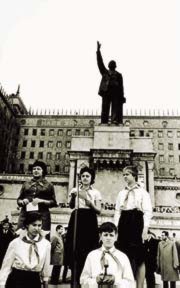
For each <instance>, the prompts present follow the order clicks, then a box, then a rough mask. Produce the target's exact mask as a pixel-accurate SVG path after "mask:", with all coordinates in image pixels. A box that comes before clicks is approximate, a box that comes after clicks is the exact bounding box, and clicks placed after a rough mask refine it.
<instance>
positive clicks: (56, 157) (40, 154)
mask: <svg viewBox="0 0 180 288" xmlns="http://www.w3.org/2000/svg"><path fill="white" fill-rule="evenodd" d="M36 155H37V158H38V159H44V157H45V155H46V159H47V160H60V159H61V153H60V152H58V153H56V154H55V155H54V154H53V153H52V152H47V153H44V152H38V154H36ZM27 156H28V154H27V152H25V151H22V152H21V156H20V157H21V159H25V158H26V157H27ZM35 158H36V157H35V153H34V152H33V151H30V152H29V159H35ZM65 159H66V160H69V155H68V154H65Z"/></svg>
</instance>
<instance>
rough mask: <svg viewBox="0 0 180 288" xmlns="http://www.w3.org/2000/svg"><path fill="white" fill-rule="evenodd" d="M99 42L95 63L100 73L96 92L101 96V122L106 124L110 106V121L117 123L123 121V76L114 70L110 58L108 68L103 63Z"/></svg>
mask: <svg viewBox="0 0 180 288" xmlns="http://www.w3.org/2000/svg"><path fill="white" fill-rule="evenodd" d="M100 48H101V44H100V43H99V41H98V42H97V64H98V68H99V71H100V73H101V75H102V79H101V83H100V87H99V92H98V94H99V95H100V96H101V97H102V111H101V124H108V120H109V111H110V106H111V123H112V124H115V125H118V124H122V123H123V104H124V103H125V102H126V98H124V88H123V78H122V75H121V74H120V73H119V72H117V71H116V62H115V61H114V60H111V61H110V62H109V64H108V67H109V69H107V68H106V67H105V65H104V62H103V58H102V55H101V51H100Z"/></svg>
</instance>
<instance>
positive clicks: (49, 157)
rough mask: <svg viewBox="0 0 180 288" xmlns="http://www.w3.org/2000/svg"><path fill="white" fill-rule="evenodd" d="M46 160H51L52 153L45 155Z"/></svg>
mask: <svg viewBox="0 0 180 288" xmlns="http://www.w3.org/2000/svg"><path fill="white" fill-rule="evenodd" d="M47 159H48V160H51V159H52V153H51V152H48V153H47Z"/></svg>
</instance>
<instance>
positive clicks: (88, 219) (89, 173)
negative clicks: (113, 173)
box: [66, 167, 101, 284]
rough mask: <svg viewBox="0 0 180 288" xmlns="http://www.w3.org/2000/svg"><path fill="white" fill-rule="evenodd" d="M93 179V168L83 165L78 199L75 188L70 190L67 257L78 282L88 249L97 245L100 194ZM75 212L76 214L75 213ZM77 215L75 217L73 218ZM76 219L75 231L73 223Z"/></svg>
mask: <svg viewBox="0 0 180 288" xmlns="http://www.w3.org/2000/svg"><path fill="white" fill-rule="evenodd" d="M94 179H95V172H94V170H92V169H90V168H89V167H84V168H82V169H81V171H80V180H81V184H80V187H79V193H78V199H77V188H73V189H72V191H71V192H70V195H69V196H70V202H69V205H70V208H71V209H74V208H76V209H74V210H73V212H72V214H71V217H70V220H69V225H68V230H67V240H66V241H67V242H66V245H67V251H66V253H67V254H66V255H67V259H68V264H69V266H70V268H71V269H72V275H73V278H74V279H73V280H74V281H76V283H77V284H79V278H80V275H81V272H82V269H83V267H84V263H85V260H86V257H87V255H88V253H89V252H90V251H92V250H93V249H96V248H97V247H98V242H99V235H98V223H97V214H99V213H100V211H101V194H100V192H99V191H98V190H96V189H94V188H93V187H92V184H93V183H94ZM76 213H77V214H76ZM76 216H77V218H75V217H76ZM75 219H77V225H76V227H77V228H76V231H74V223H75ZM75 232H76V239H75V241H76V247H75V255H74V249H73V241H74V235H75V234H74V233H75ZM73 260H75V261H76V262H77V263H76V264H77V265H76V273H75V274H76V275H75V274H74V262H73Z"/></svg>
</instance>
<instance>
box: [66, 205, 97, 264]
mask: <svg viewBox="0 0 180 288" xmlns="http://www.w3.org/2000/svg"><path fill="white" fill-rule="evenodd" d="M76 213H77V230H76V249H75V255H74V253H73V240H74V223H75V214H76ZM98 245H99V233H98V222H97V216H96V213H95V211H94V210H92V209H83V208H80V209H78V210H74V211H73V212H72V213H71V217H70V220H69V225H68V230H67V237H66V251H65V253H66V260H67V263H68V265H69V266H70V268H71V269H72V267H73V260H74V257H75V259H76V260H77V266H80V267H81V266H84V262H85V260H86V257H87V255H88V253H89V252H90V251H92V250H94V249H96V248H97V247H98ZM80 269H81V268H80Z"/></svg>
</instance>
